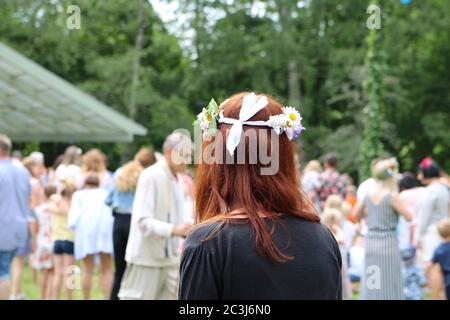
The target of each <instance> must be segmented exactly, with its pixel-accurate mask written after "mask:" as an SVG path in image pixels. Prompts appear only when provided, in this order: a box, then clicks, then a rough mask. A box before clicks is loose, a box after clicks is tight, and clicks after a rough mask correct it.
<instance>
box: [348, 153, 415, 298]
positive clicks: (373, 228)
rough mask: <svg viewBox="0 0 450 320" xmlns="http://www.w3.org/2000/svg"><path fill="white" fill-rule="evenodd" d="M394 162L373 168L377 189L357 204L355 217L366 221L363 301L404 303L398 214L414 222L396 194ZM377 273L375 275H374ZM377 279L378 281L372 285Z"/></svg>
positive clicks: (396, 166)
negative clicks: (398, 238)
mask: <svg viewBox="0 0 450 320" xmlns="http://www.w3.org/2000/svg"><path fill="white" fill-rule="evenodd" d="M397 172H398V163H397V161H396V159H395V158H391V159H387V160H382V161H378V162H377V163H376V165H375V166H374V168H373V178H374V182H375V184H374V187H373V188H372V189H371V190H369V191H368V193H367V195H366V197H365V198H364V201H362V202H359V201H358V203H357V204H356V206H355V208H354V213H355V214H356V216H357V217H358V218H359V219H361V218H364V217H365V218H366V220H367V228H368V231H367V234H366V235H365V246H366V247H365V259H364V260H365V272H364V275H363V281H362V286H361V299H362V300H401V299H403V298H404V294H403V278H402V268H401V267H402V263H401V257H400V251H399V248H398V240H397V234H396V231H395V228H396V226H397V223H398V219H399V214H400V215H402V216H403V217H404V218H405V219H406V221H411V218H412V214H411V212H410V211H409V210H408V208H407V207H406V205H405V204H404V203H403V201H402V200H401V198H400V196H399V194H398V193H397V184H396V183H397V182H396V178H395V177H396V174H397ZM375 273H376V274H375ZM373 277H376V279H378V280H379V281H375V283H374V281H371V280H373V279H374V278H373Z"/></svg>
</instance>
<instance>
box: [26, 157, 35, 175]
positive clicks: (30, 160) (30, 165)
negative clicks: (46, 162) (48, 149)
mask: <svg viewBox="0 0 450 320" xmlns="http://www.w3.org/2000/svg"><path fill="white" fill-rule="evenodd" d="M37 164H38V163H37V162H36V161H35V160H34V159H33V158H31V157H25V158H24V159H23V166H24V167H25V168H26V169H27V170H28V172H30V174H31V176H32V177H33V178H38V177H36V176H35V174H34V172H33V169H34V166H35V165H37Z"/></svg>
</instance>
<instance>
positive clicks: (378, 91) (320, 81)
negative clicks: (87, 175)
mask: <svg viewBox="0 0 450 320" xmlns="http://www.w3.org/2000/svg"><path fill="white" fill-rule="evenodd" d="M0 1H1V4H0V5H1V8H2V10H1V11H0V21H1V23H0V41H5V42H6V43H8V44H9V45H11V46H13V47H15V48H16V49H18V50H19V51H20V52H22V53H23V54H25V55H26V56H28V57H30V58H32V59H34V60H35V61H37V62H38V63H40V64H41V65H43V66H44V67H46V68H48V69H50V70H52V71H53V72H55V73H56V74H58V75H60V76H62V77H63V78H65V79H67V80H69V81H70V82H72V83H74V84H76V85H78V86H80V87H81V88H83V89H84V90H86V91H88V92H90V93H91V94H93V95H95V96H96V97H97V98H98V99H100V100H102V101H104V102H105V103H107V104H108V105H111V106H113V107H114V108H116V109H117V110H118V111H120V112H122V113H124V114H126V115H128V114H129V110H128V107H129V101H130V94H131V84H132V69H133V68H132V66H133V56H134V53H135V51H134V49H135V48H134V47H135V38H136V32H137V29H138V19H137V17H138V10H139V0H115V1H90V0H70V1H69V0H56V1H48V0H34V1H31V0H30V1H28V0H20V1H8V0H0ZM166 2H169V0H166ZM369 2H370V1H369V0H367V1H354V0H314V1H287V0H272V1H253V0H233V1H230V0H214V1H210V0H180V1H179V6H178V12H177V13H178V14H180V15H181V14H182V15H183V17H186V18H187V21H183V22H180V21H176V22H175V29H176V30H177V34H180V33H181V31H182V30H184V31H185V34H186V35H188V39H186V38H183V39H179V38H177V37H175V36H174V35H172V34H170V33H168V32H167V29H170V28H169V27H170V25H169V24H164V23H163V22H162V21H161V20H160V18H159V17H158V15H157V14H156V13H155V11H154V10H153V8H152V7H151V4H150V3H149V2H146V6H145V11H144V16H145V29H144V33H143V45H142V52H141V67H140V72H139V86H138V90H137V95H136V108H137V110H136V111H137V113H136V120H137V121H138V122H140V123H141V124H143V125H144V126H146V127H147V128H148V130H149V134H148V136H147V137H145V138H140V137H138V138H137V139H136V140H135V143H134V145H133V151H135V150H137V149H138V148H139V146H141V145H152V146H154V147H155V148H159V147H160V146H161V144H162V141H163V139H164V137H165V136H166V135H167V134H168V133H169V132H170V131H171V130H173V129H175V128H178V127H184V128H188V129H189V130H192V121H193V120H194V119H195V118H194V115H195V114H196V113H198V112H200V111H201V109H202V107H205V106H206V105H207V104H208V102H209V100H210V98H211V97H214V98H216V99H217V100H218V101H223V100H224V99H225V98H226V97H227V96H229V95H231V94H233V93H236V92H239V91H243V90H252V91H257V92H258V91H260V92H266V93H268V94H271V95H273V96H275V97H276V98H278V99H280V100H281V102H283V103H285V104H292V105H294V106H296V107H298V108H299V109H300V111H301V113H302V116H303V118H304V120H303V121H304V124H305V127H306V128H307V130H306V132H305V133H304V135H303V138H302V139H301V140H299V143H298V144H299V152H300V159H302V161H307V160H310V159H313V158H318V157H320V156H321V155H323V154H325V153H328V152H331V151H334V152H337V153H338V154H339V155H340V157H341V160H340V164H341V166H342V170H345V171H349V172H350V173H351V174H352V175H354V176H355V177H356V176H358V175H359V174H360V175H361V178H363V177H365V176H367V175H368V166H369V162H370V160H371V159H372V158H373V157H376V156H377V155H379V153H380V152H384V153H390V154H393V155H396V156H397V157H398V158H399V161H400V164H401V169H402V170H413V171H414V170H415V169H416V167H417V163H418V162H419V161H420V159H421V158H423V157H424V156H427V155H430V156H432V157H434V158H435V159H436V160H437V161H438V162H439V163H440V164H441V165H442V166H443V167H444V168H445V169H446V170H447V171H448V170H450V160H449V159H450V148H449V141H450V139H449V138H450V136H449V131H448V122H449V121H448V119H449V118H450V117H449V105H450V90H449V88H450V72H449V70H450V59H448V57H449V56H450V31H449V30H450V17H449V13H450V1H447V0H435V1H412V2H411V3H410V4H409V5H407V6H405V5H402V4H401V2H400V1H397V0H396V1H391V0H389V1H388V0H380V1H379V2H378V3H379V5H380V8H381V19H382V23H381V30H373V31H371V30H368V29H367V27H366V20H367V18H368V14H367V13H366V9H367V6H368V5H369ZM255 3H258V8H259V9H260V10H259V13H258V12H256V11H255ZM69 4H76V5H79V6H80V8H81V16H82V23H81V30H72V31H70V30H68V29H67V28H66V27H65V22H66V18H67V14H66V12H65V8H66V7H67V6H68V5H69ZM177 26H178V27H177ZM172 29H173V25H172ZM181 44H183V46H182V45H181ZM94 145H95V146H100V147H101V148H102V149H103V150H105V151H106V152H107V155H108V156H109V157H110V163H111V167H112V168H113V167H115V166H117V165H118V164H119V162H120V157H121V153H122V151H123V145H121V144H101V145H98V144H85V145H82V147H83V148H84V149H86V148H87V147H90V146H94ZM40 147H41V148H43V149H44V151H47V152H48V153H49V154H50V155H55V154H56V153H59V152H61V149H62V148H61V147H60V146H57V145H54V144H46V143H41V144H40Z"/></svg>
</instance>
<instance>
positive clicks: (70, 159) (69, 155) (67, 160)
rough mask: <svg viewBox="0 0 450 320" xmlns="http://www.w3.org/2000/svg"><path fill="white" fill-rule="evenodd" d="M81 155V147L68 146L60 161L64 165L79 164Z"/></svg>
mask: <svg viewBox="0 0 450 320" xmlns="http://www.w3.org/2000/svg"><path fill="white" fill-rule="evenodd" d="M80 156H81V149H80V148H78V147H77V146H68V147H67V148H66V150H65V151H64V155H63V160H62V163H63V164H65V165H68V164H76V165H79V162H80Z"/></svg>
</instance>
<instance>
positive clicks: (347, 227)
mask: <svg viewBox="0 0 450 320" xmlns="http://www.w3.org/2000/svg"><path fill="white" fill-rule="evenodd" d="M341 212H342V216H343V219H342V232H343V234H344V244H345V249H346V252H347V258H348V259H350V257H349V253H350V249H351V248H352V245H353V242H354V239H355V236H356V234H357V232H358V227H357V226H356V224H355V223H353V222H352V221H350V219H349V216H350V214H351V212H352V206H351V205H350V204H349V203H348V202H346V201H344V202H343V203H342V209H341ZM347 262H349V261H348V260H347Z"/></svg>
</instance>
